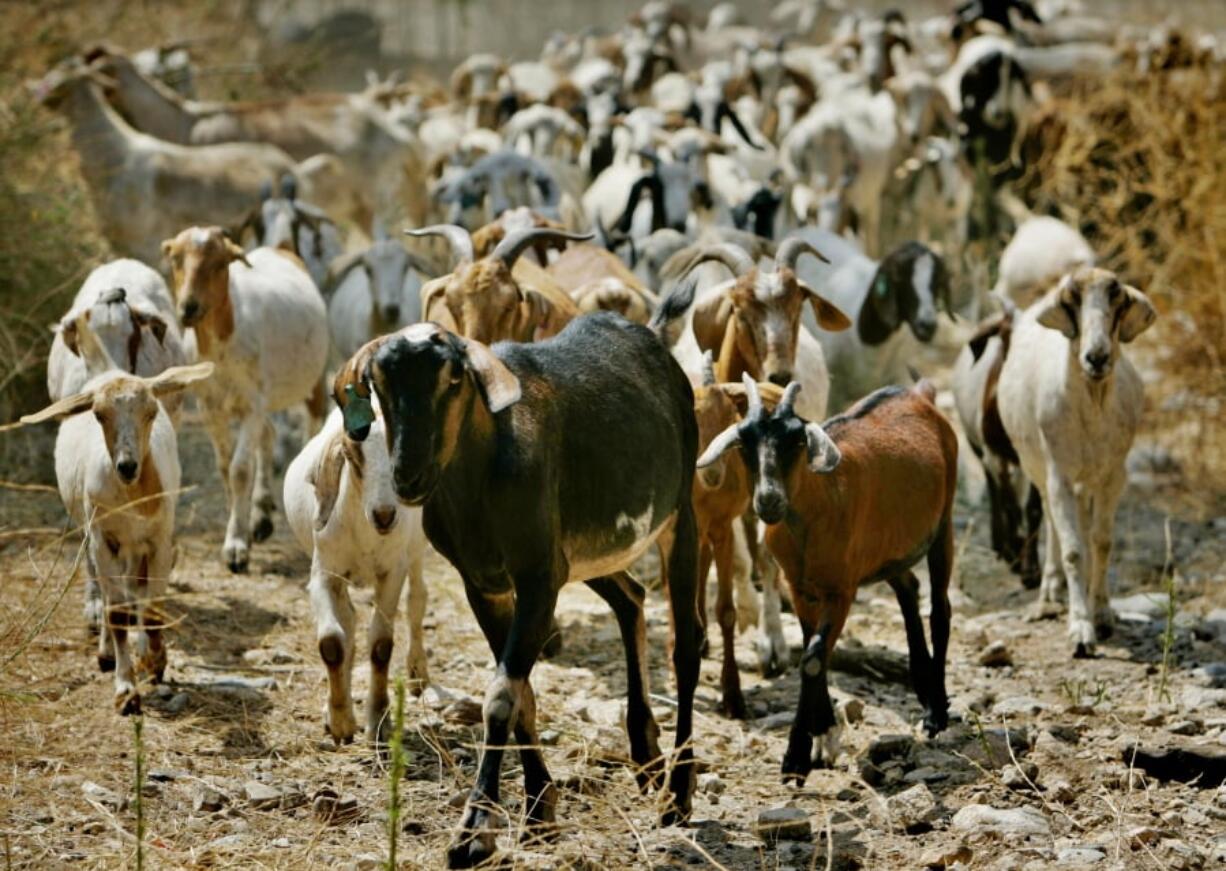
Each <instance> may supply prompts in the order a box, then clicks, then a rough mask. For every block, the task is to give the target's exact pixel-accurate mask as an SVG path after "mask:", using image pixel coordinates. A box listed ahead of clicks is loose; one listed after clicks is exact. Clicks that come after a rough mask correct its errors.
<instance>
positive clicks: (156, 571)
mask: <svg viewBox="0 0 1226 871" xmlns="http://www.w3.org/2000/svg"><path fill="white" fill-rule="evenodd" d="M212 372H213V364H212V363H200V364H197V365H194V366H172V367H170V368H169V369H166V370H165V371H163V372H161V373H159V374H158V375H154V376H153V377H151V378H141V377H138V376H134V375H128V374H126V373H123V372H119V371H115V370H112V371H110V372H104V373H103V374H101V375H98V376H96V377H94V378H91V379H90V380H89V381H88V382H87V383H86V384H85V386H84V389H83V390H82V391H81V392H80V393H75V394H73V395H72V396H66V397H64V398H63V399H60V400H58V401H56V402H53V403H52V404H51V405H49V406H47V407H46V408H44V409H43V410H42V411H39V412H36V413H35V414H31V415H27V416H25V417H23V418H22V419H21V422H22V423H23V424H27V425H28V424H35V423H41V422H43V421H48V420H59V421H63V423H62V424H61V425H60V430H59V433H58V434H57V435H56V439H55V478H56V483H57V484H58V486H59V491H60V498H61V499H62V500H63V502H64V508H65V509H66V510H67V511H68V516H69V517H70V518H71V519H72V521H73V522H74V523H76V524H78V525H79V526H82V527H84V529H85V538H86V545H85V566H86V575H87V584H89V585H96V586H98V587H100V588H101V591H102V603H103V610H104V614H105V617H106V631H104V632H100V633H99V635H98V666H99V668H101V670H102V671H104V672H107V671H114V672H115V709H116V710H117V711H118V712H119V713H120V714H123V715H125V716H126V715H128V714H139V713H140V709H141V706H140V693H139V692H138V691H137V688H136V675H135V670H134V668H133V662H132V657H131V654H130V652H129V648H128V631H129V628H131V627H135V626H138V625H139V627H140V631H141V632H143V633H144V644H143V645H138V650H139V651H140V659H141V662H140V666H141V667H142V669H143V670H147V671H148V672H149V673H150V674H151V675H152V676H153V678H154V680H156V681H158V682H161V680H162V678H163V675H164V672H165V670H166V648H165V647H164V646H163V643H162V626H163V625H164V620H163V615H162V614H161V613H160V612H159V603H160V600H162V599H163V598H164V597H165V593H166V584H167V581H168V580H169V578H170V571H171V569H172V568H173V566H174V545H173V542H172V537H173V535H174V527H175V503H176V502H177V500H178V490H179V450H178V446H177V445H176V443H175V431H174V426H173V425H172V424H171V422H170V416H169V415H167V414H166V410H165V409H164V408H163V407H162V405H161V402H160V400H162V399H164V398H168V397H170V396H172V395H174V394H176V393H178V392H180V391H182V390H183V389H184V388H186V387H187V386H188V385H189V384H192V383H195V382H199V381H201V380H203V379H205V378H208V377H209V376H210V375H211V374H212ZM84 412H92V414H85V413H84Z"/></svg>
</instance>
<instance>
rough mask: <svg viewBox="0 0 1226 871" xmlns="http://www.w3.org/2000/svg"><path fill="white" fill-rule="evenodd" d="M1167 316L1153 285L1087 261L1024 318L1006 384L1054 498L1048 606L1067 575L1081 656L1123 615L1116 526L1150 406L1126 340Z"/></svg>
mask: <svg viewBox="0 0 1226 871" xmlns="http://www.w3.org/2000/svg"><path fill="white" fill-rule="evenodd" d="M1156 317H1157V314H1156V312H1155V311H1154V307H1153V305H1152V304H1151V303H1150V302H1149V300H1148V299H1146V297H1145V295H1144V294H1143V293H1141V291H1139V290H1137V289H1136V288H1135V287H1130V286H1128V285H1125V284H1123V283H1122V282H1120V280H1119V279H1118V278H1117V277H1116V276H1115V275H1114V274H1113V273H1111V272H1108V271H1107V270H1105V269H1097V268H1093V267H1081V268H1079V269H1077V270H1075V271H1074V272H1071V273H1069V274H1068V275H1066V276H1065V277H1064V278H1062V279H1061V280H1060V282H1059V283H1058V284H1057V285H1056V286H1055V287H1053V288H1052V289H1051V290H1049V291H1048V292H1047V293H1046V294H1045V295H1044V296H1043V297H1042V298H1041V299H1040V300H1039V301H1038V302H1036V303H1035V304H1034V305H1032V306H1030V307H1029V308H1027V309H1026V310H1025V311H1024V312H1023V313H1022V314H1021V315H1020V316H1019V318H1018V320H1017V323H1016V324H1015V326H1014V329H1013V341H1012V343H1011V346H1010V350H1009V355H1008V356H1007V357H1006V358H1005V363H1004V366H1003V367H1002V368H1001V373H1000V381H999V383H998V384H997V388H996V389H997V403H998V406H999V408H1000V419H1001V422H1002V423H1003V424H1004V427H1005V432H1006V433H1008V435H1009V439H1010V440H1011V441H1012V442H1013V446H1014V447H1015V448H1016V449H1017V454H1018V457H1019V458H1020V460H1021V466H1022V471H1023V472H1025V473H1026V477H1027V478H1029V479H1030V480H1031V481H1032V482H1033V483H1034V485H1035V486H1036V487H1038V489H1039V493H1040V495H1041V497H1042V500H1043V519H1044V525H1045V529H1046V552H1045V555H1044V560H1043V579H1042V582H1041V584H1040V587H1039V603H1038V610H1039V611H1040V612H1043V611H1046V610H1047V608H1048V607H1049V606H1052V605H1053V604H1054V603H1055V602H1056V597H1057V592H1058V587H1059V584H1060V582H1061V580H1063V581H1065V582H1067V584H1068V602H1069V611H1068V633H1069V640H1070V642H1071V644H1072V647H1073V655H1074V656H1077V657H1084V656H1091V655H1093V653H1094V647H1095V642H1096V641H1097V638H1098V637H1099V636H1100V635H1101V636H1102V637H1106V636H1107V635H1108V634H1109V633H1110V631H1111V629H1112V625H1113V622H1114V615H1113V614H1112V612H1111V606H1110V603H1109V602H1108V591H1107V565H1108V563H1109V562H1110V559H1111V534H1112V527H1113V526H1114V524H1115V509H1116V505H1117V504H1118V503H1119V499H1120V494H1121V493H1122V492H1123V489H1124V485H1125V483H1127V473H1126V472H1125V468H1124V460H1125V458H1126V457H1127V455H1128V449H1129V447H1130V446H1131V445H1132V440H1133V437H1134V435H1135V434H1136V430H1137V425H1138V424H1139V423H1140V419H1141V411H1142V408H1143V405H1144V395H1143V388H1142V384H1141V379H1140V377H1139V376H1138V375H1137V372H1136V370H1135V369H1134V368H1133V367H1132V364H1131V363H1129V361H1128V358H1127V357H1125V356H1123V354H1122V350H1121V345H1122V344H1126V343H1128V342H1131V341H1133V340H1134V339H1136V338H1137V337H1138V336H1139V335H1141V334H1142V333H1143V332H1145V330H1147V329H1148V328H1149V327H1150V325H1151V324H1153V322H1154V320H1155V318H1156Z"/></svg>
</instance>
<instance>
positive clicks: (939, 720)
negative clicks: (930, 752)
mask: <svg viewBox="0 0 1226 871" xmlns="http://www.w3.org/2000/svg"><path fill="white" fill-rule="evenodd" d="M948 726H949V711H948V710H945V711H942V712H940V713H939V714H938V713H937V712H936V711H928V712H927V713H926V714H924V733H925V734H926V735H927V736H928V737H929V738H935V737H936V736H937V735H938V734H939V733H941V732H944V731H945V729H946V727H948Z"/></svg>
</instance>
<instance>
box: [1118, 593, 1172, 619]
mask: <svg viewBox="0 0 1226 871" xmlns="http://www.w3.org/2000/svg"><path fill="white" fill-rule="evenodd" d="M1169 604H1170V597H1169V596H1167V594H1166V593H1159V592H1152V593H1136V594H1134V595H1132V596H1122V597H1118V598H1115V599H1112V600H1111V610H1113V611H1115V613H1116V614H1119V615H1124V614H1135V615H1138V616H1143V617H1146V618H1148V619H1150V620H1157V619H1158V618H1159V617H1162V616H1164V615H1165V614H1166V612H1167V607H1168V605H1169Z"/></svg>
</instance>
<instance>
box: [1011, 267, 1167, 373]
mask: <svg viewBox="0 0 1226 871" xmlns="http://www.w3.org/2000/svg"><path fill="white" fill-rule="evenodd" d="M1036 309H1037V311H1036V315H1035V319H1036V320H1037V321H1038V323H1039V324H1041V325H1042V326H1045V327H1048V328H1050V329H1053V330H1059V331H1060V332H1062V333H1063V334H1064V335H1065V336H1066V337H1067V338H1068V340H1069V345H1070V348H1071V349H1072V350H1074V351H1075V353H1076V355H1077V361H1078V363H1079V364H1080V366H1081V369H1082V371H1083V372H1084V373H1085V374H1086V377H1087V378H1089V379H1090V380H1092V381H1102V380H1103V379H1105V378H1106V377H1107V376H1109V375H1110V374H1111V371H1112V369H1113V368H1114V366H1115V361H1116V360H1117V359H1118V358H1119V352H1120V343H1121V342H1131V341H1132V340H1133V339H1135V338H1136V337H1137V336H1139V335H1141V333H1143V332H1145V331H1146V330H1147V329H1149V326H1150V325H1151V324H1152V323H1153V322H1154V319H1155V318H1156V317H1157V313H1156V312H1155V311H1154V307H1153V304H1152V303H1150V301H1149V300H1148V299H1147V298H1146V297H1145V295H1144V294H1143V293H1141V291H1139V290H1137V289H1136V288H1135V287H1129V286H1128V285H1125V284H1122V283H1121V282H1120V280H1119V279H1118V278H1117V277H1116V276H1115V274H1114V273H1112V272H1110V271H1108V270H1106V269H1097V268H1094V267H1089V266H1083V267H1082V268H1080V269H1078V270H1076V271H1075V272H1072V273H1070V274H1068V275H1066V276H1065V277H1064V278H1063V279H1061V280H1060V283H1059V284H1058V285H1056V287H1055V288H1053V289H1052V290H1050V291H1048V293H1047V295H1046V296H1045V297H1043V299H1042V300H1040V301H1039V302H1038V303H1036Z"/></svg>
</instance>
